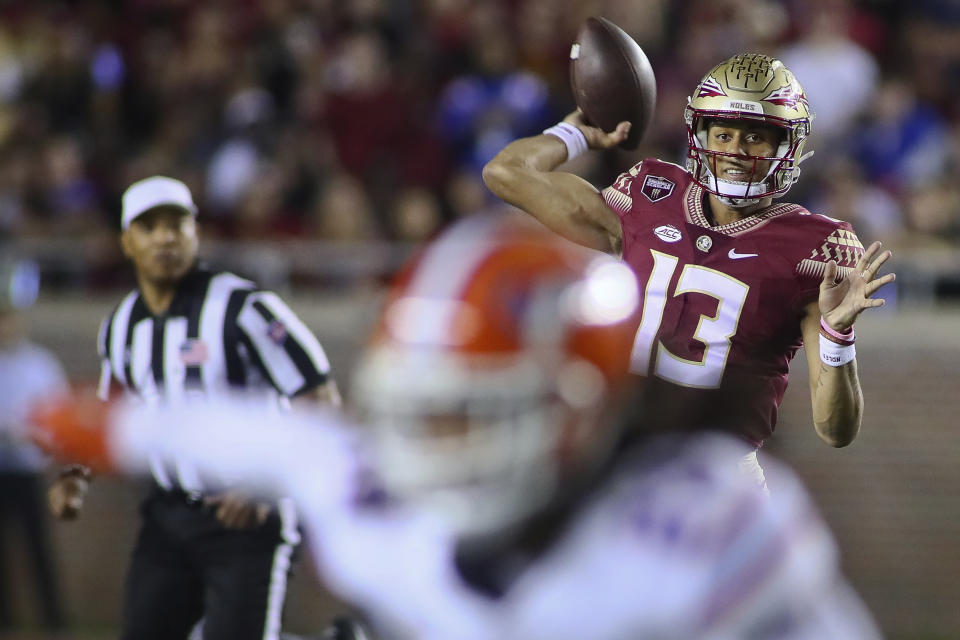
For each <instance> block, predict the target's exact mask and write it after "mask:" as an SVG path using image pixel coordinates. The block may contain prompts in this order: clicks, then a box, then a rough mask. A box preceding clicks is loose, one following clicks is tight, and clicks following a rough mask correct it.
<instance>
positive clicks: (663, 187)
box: [640, 176, 676, 202]
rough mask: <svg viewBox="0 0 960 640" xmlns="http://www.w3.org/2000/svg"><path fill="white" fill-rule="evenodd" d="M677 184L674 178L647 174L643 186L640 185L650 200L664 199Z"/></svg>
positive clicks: (641, 190)
mask: <svg viewBox="0 0 960 640" xmlns="http://www.w3.org/2000/svg"><path fill="white" fill-rule="evenodd" d="M674 186H676V184H675V183H674V181H673V180H667V179H666V178H661V177H660V176H646V177H645V178H644V179H643V186H642V187H640V193H642V194H643V195H645V196H646V197H647V200H649V201H650V202H657V201H659V200H663V199H664V198H666V197H667V196H669V195H670V194H671V193H673V187H674Z"/></svg>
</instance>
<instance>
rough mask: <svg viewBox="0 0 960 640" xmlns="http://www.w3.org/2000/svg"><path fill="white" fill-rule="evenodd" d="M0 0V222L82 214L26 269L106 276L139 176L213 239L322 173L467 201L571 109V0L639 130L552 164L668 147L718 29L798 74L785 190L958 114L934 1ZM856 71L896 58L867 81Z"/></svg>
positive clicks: (917, 166) (382, 196)
mask: <svg viewBox="0 0 960 640" xmlns="http://www.w3.org/2000/svg"><path fill="white" fill-rule="evenodd" d="M2 5H3V6H2V8H0V235H3V236H8V237H11V238H13V239H14V240H15V241H16V240H18V239H24V238H29V239H30V241H31V242H35V241H36V242H40V243H41V245H40V246H41V247H42V246H43V245H42V242H43V239H45V238H54V239H56V238H64V237H66V236H67V235H69V236H71V237H72V236H73V235H74V234H75V233H77V232H81V233H83V234H84V235H85V236H87V240H86V241H85V242H84V243H83V244H81V245H79V248H78V249H72V250H71V251H70V252H64V251H62V250H60V249H59V248H57V247H54V246H53V244H51V246H49V247H45V248H44V250H45V251H46V252H47V255H48V257H49V259H46V258H45V259H43V260H42V261H41V264H42V267H43V268H44V269H45V270H48V269H49V268H50V265H53V267H54V268H56V269H57V270H59V271H60V272H61V273H62V274H63V276H64V277H58V278H57V279H56V281H55V283H61V284H63V283H70V284H84V285H89V284H91V283H92V284H98V285H100V286H105V285H110V284H111V283H112V282H113V280H114V278H111V277H110V275H109V274H110V273H113V272H116V271H117V268H116V267H117V266H118V262H119V256H118V254H117V253H116V252H112V253H108V254H104V253H103V252H101V251H98V250H97V247H100V246H103V243H102V242H101V241H100V240H99V239H98V238H100V236H101V234H102V233H103V232H104V231H105V230H106V229H112V228H113V226H114V225H115V220H116V209H117V207H118V202H119V194H120V192H121V190H122V188H123V187H124V186H125V185H126V184H129V183H130V182H132V181H133V180H135V179H137V178H140V177H142V176H143V175H152V174H176V175H180V176H182V177H184V179H185V180H186V181H187V183H188V184H189V185H190V187H191V189H192V190H193V191H194V193H195V195H196V196H197V198H198V200H199V201H200V204H201V206H203V207H204V209H205V210H206V211H208V212H210V214H211V215H210V217H209V220H208V223H211V224H209V226H208V229H207V233H211V234H215V235H224V236H226V237H228V238H230V237H242V236H244V235H249V234H251V233H254V234H255V235H256V236H257V237H269V238H274V239H282V238H287V237H288V236H290V235H291V233H296V232H297V231H298V230H301V229H304V228H312V227H313V226H314V225H313V223H312V222H311V220H310V219H311V218H312V217H313V215H314V212H313V204H314V202H315V201H316V200H317V199H318V198H319V197H321V194H320V192H321V190H322V187H323V185H325V184H326V181H327V180H328V179H331V178H330V176H333V175H335V174H337V173H339V172H341V171H345V172H346V173H348V174H350V175H352V176H354V177H355V178H357V179H358V180H359V187H358V188H360V189H361V190H362V191H363V192H364V195H363V199H364V200H366V201H367V202H369V204H370V206H371V207H372V208H373V209H374V210H375V211H377V212H390V211H392V210H393V209H394V207H395V206H396V203H395V200H396V198H397V196H398V195H399V194H403V193H407V192H408V190H410V189H426V190H428V191H429V192H430V193H431V195H432V196H433V197H434V198H435V199H437V200H438V201H439V202H440V204H441V207H442V210H443V212H444V214H445V215H446V216H458V215H462V214H463V213H464V212H470V211H476V210H477V209H480V208H483V207H484V206H487V205H488V203H489V195H488V194H486V193H485V192H484V191H483V190H482V187H477V185H476V184H475V182H476V181H475V179H471V178H470V174H471V173H473V174H478V173H479V166H481V165H482V164H483V163H484V162H485V160H486V159H488V158H489V157H490V156H491V155H492V154H493V153H495V152H496V151H497V150H499V148H501V147H502V146H503V145H504V144H505V143H506V142H507V141H509V140H511V139H514V138H516V137H518V136H522V135H527V134H532V133H537V132H539V131H540V130H542V129H543V128H544V127H546V126H548V125H550V124H552V123H553V122H554V121H555V120H556V119H558V118H559V117H560V116H561V115H562V114H563V113H565V112H566V110H567V109H570V108H572V106H573V101H572V95H571V92H570V87H569V81H568V55H569V50H570V44H571V42H572V40H573V37H574V34H575V33H576V31H577V28H578V27H579V26H580V24H581V22H582V20H583V19H584V18H585V17H586V16H588V15H598V14H599V15H604V16H606V17H608V18H610V19H612V20H613V21H614V22H615V23H617V24H618V25H620V26H621V27H623V28H624V29H625V30H626V31H627V32H628V33H630V34H631V35H633V36H634V37H635V38H636V39H637V40H638V42H639V43H640V44H641V46H642V47H643V48H644V50H645V52H646V53H647V55H648V56H649V57H650V59H651V62H652V63H653V66H654V70H655V72H656V74H657V84H658V105H657V111H656V113H655V116H654V122H653V124H652V125H651V127H650V129H649V131H648V132H647V135H646V138H645V140H644V141H643V144H642V145H641V148H640V149H639V150H638V151H636V152H633V153H631V154H627V153H617V154H608V155H606V156H604V157H602V158H597V159H592V160H591V161H590V162H589V163H587V164H585V165H584V166H572V167H570V170H571V171H577V172H579V171H581V170H585V171H587V173H586V174H585V175H586V177H587V178H588V179H590V180H591V181H596V183H597V184H599V183H605V182H608V181H609V179H610V178H611V174H614V175H615V174H616V173H617V172H619V170H621V169H622V168H623V167H624V166H628V165H630V164H633V163H635V162H637V161H639V160H641V159H642V158H644V157H649V156H658V157H667V158H673V159H675V160H676V161H678V162H681V163H682V162H683V157H684V154H683V149H684V148H685V140H686V133H685V129H684V126H683V121H682V117H681V113H682V110H683V107H684V105H685V102H686V98H687V95H688V93H689V87H690V86H692V84H693V83H694V82H695V81H696V80H697V79H699V74H700V72H701V71H702V69H703V68H705V67H707V66H709V63H712V62H713V61H714V60H716V59H720V58H724V57H727V56H728V55H731V54H733V53H735V52H736V51H740V50H753V51H759V52H763V53H777V52H778V51H779V53H780V56H781V57H782V58H783V59H784V61H785V62H786V63H787V64H788V65H791V66H792V67H793V68H795V69H796V72H797V75H798V77H799V78H800V80H801V81H802V82H803V83H804V85H805V86H806V87H807V89H808V91H809V94H810V95H809V98H810V101H811V104H812V107H813V109H814V111H816V112H817V116H818V117H817V120H816V121H815V123H814V139H813V141H812V144H811V145H810V146H811V148H813V149H814V150H816V155H815V156H814V157H813V158H812V159H811V161H810V162H808V163H806V164H805V165H804V171H805V173H806V178H805V180H804V182H803V185H804V187H803V188H804V190H803V192H800V193H798V195H799V196H800V198H801V201H804V200H806V199H810V198H812V199H816V198H818V197H820V196H819V195H818V194H821V193H822V192H823V191H825V190H828V189H832V188H833V187H832V186H830V185H827V180H828V179H829V176H827V175H826V174H825V168H826V166H827V165H829V164H830V162H832V159H833V158H834V154H835V153H837V154H840V155H854V154H855V152H856V151H858V150H860V151H862V150H863V149H864V148H869V149H870V154H875V156H873V157H871V156H870V155H863V154H856V156H855V157H857V158H858V159H860V158H864V159H865V162H866V164H865V165H864V169H865V171H866V176H865V179H866V180H867V181H868V182H870V183H874V184H880V185H881V186H882V187H884V188H887V189H888V190H899V189H913V187H912V186H911V185H912V183H914V182H916V181H917V180H935V181H936V180H943V179H944V178H943V176H942V175H941V174H940V172H939V171H935V170H934V169H935V168H936V166H937V165H938V164H939V163H941V162H942V161H943V154H946V155H947V156H951V157H953V156H958V155H960V152H958V151H957V149H958V146H960V140H957V139H956V138H948V137H945V136H944V137H943V139H941V140H938V139H937V136H939V135H941V134H940V132H939V129H938V127H936V126H932V125H934V124H935V123H936V122H937V120H938V119H939V120H940V122H941V126H942V122H943V121H947V122H949V121H950V120H951V119H952V118H955V117H956V115H957V114H960V89H958V87H960V83H958V82H956V79H957V78H958V77H960V44H958V43H960V38H958V37H957V36H958V33H960V13H958V11H957V10H956V8H955V6H954V5H955V3H953V2H950V1H949V0H920V1H919V2H916V3H912V4H907V3H905V2H900V1H899V0H878V1H875V2H869V3H868V2H860V1H856V2H854V1H851V0H815V2H813V4H810V3H803V2H797V1H796V0H789V1H787V2H781V1H777V0H691V1H690V2H686V3H671V2H665V1H664V0H637V1H635V2H630V3H624V2H621V1H619V0H589V1H586V2H568V1H566V0H490V1H485V2H476V1H475V0H402V1H398V2H390V1H386V0H361V1H358V2H342V3H337V2H331V1H329V0H323V1H319V2H290V1H289V0H248V1H245V2H242V3H235V2H226V1H224V0H217V1H214V2H205V3H190V2H184V1H183V0H177V1H175V2H154V1H149V2H119V3H117V2H112V3H109V2H86V3H80V2H68V3H43V2H40V3H26V2H23V1H22V0H20V1H13V2H7V3H2ZM878 77H885V78H896V80H891V81H890V82H888V83H886V84H885V85H884V88H883V94H882V95H881V96H880V98H879V99H878V100H877V101H876V103H874V101H873V99H872V96H873V94H874V91H875V85H876V82H877V78H878ZM898 85H899V86H898ZM837 87H842V89H843V90H842V91H838V90H837ZM863 118H865V119H866V120H867V122H868V127H869V130H868V131H869V133H868V134H866V135H864V136H858V130H859V129H858V127H859V124H860V122H861V119H863ZM856 138H861V139H860V140H855V139H856ZM261 180H263V181H265V182H266V183H267V184H264V185H263V186H259V185H258V184H257V183H259V182H260V181H261ZM891 193H894V191H891ZM894 195H897V194H896V193H894ZM342 215H347V217H348V218H349V217H351V215H350V214H346V213H344V214H342ZM253 220H256V221H257V222H256V224H253V225H252V226H251V224H250V223H251V221H253ZM379 222H380V223H382V226H383V229H384V230H385V231H387V232H389V234H391V235H392V234H393V233H394V231H395V230H394V229H393V228H392V226H391V225H390V221H389V220H387V219H383V220H380V221H379ZM327 224H331V225H333V226H337V225H339V224H341V223H334V222H332V221H331V222H329V223H327ZM342 224H343V225H345V226H349V225H350V224H351V221H350V220H346V221H345V222H343V223H342ZM333 235H334V236H336V235H338V234H337V233H334V234H333ZM347 235H351V234H347ZM361 235H362V234H361ZM67 253H70V255H67ZM91 264H92V266H89V265H91ZM85 269H86V271H87V273H84V270H85ZM68 274H73V275H68Z"/></svg>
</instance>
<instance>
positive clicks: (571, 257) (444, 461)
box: [353, 216, 639, 536]
mask: <svg viewBox="0 0 960 640" xmlns="http://www.w3.org/2000/svg"><path fill="white" fill-rule="evenodd" d="M638 301H639V295H638V289H637V283H636V279H635V277H634V275H633V273H632V272H631V271H630V269H629V268H628V267H626V266H625V265H624V264H622V263H621V262H619V261H617V260H615V259H613V258H610V257H608V256H604V255H601V254H597V253H595V252H591V251H588V250H586V249H582V248H580V247H577V246H575V245H573V244H571V243H568V242H565V241H563V240H561V239H559V238H557V237H556V236H554V235H553V234H551V233H549V232H548V231H546V230H545V229H543V228H542V227H540V226H539V225H537V224H536V223H530V222H527V221H526V220H525V219H524V220H517V219H515V218H513V217H510V216H477V217H473V218H468V219H466V220H464V221H462V222H460V223H458V224H457V225H455V226H454V227H453V228H452V229H450V230H448V231H447V232H446V233H445V234H443V235H441V236H440V237H439V238H438V239H437V240H436V241H435V242H434V243H432V244H431V245H429V246H428V247H427V248H426V249H425V250H424V251H423V252H422V253H421V254H420V255H419V256H418V257H417V258H416V259H415V260H414V261H413V264H412V266H411V267H410V268H408V269H407V270H406V271H405V272H404V273H403V274H402V275H401V277H400V279H399V281H398V283H397V285H396V287H395V289H394V290H393V293H392V295H391V296H390V297H389V300H388V302H387V304H386V306H385V311H384V313H383V315H382V318H381V320H380V324H379V329H378V330H377V332H376V334H375V338H374V341H373V344H372V346H371V347H370V349H368V352H367V355H366V357H365V358H364V359H363V361H362V362H361V363H360V365H359V366H358V368H357V374H356V377H355V381H354V385H353V392H354V396H355V398H356V402H355V403H354V404H355V405H356V406H357V407H358V408H359V409H360V410H361V411H362V412H363V413H364V414H365V418H366V422H367V423H368V424H370V425H371V427H372V429H373V436H374V437H373V438H372V441H373V447H374V454H375V459H376V464H377V469H378V471H379V473H380V476H381V479H382V480H383V482H384V484H385V486H386V488H387V490H388V491H389V492H392V493H393V494H395V495H397V496H398V497H401V498H404V499H409V500H413V501H415V502H417V503H419V504H422V505H425V506H427V507H428V508H430V509H433V510H434V511H436V512H437V513H439V514H440V515H441V516H442V517H443V518H444V519H445V520H447V521H448V522H449V523H451V524H452V526H453V527H454V528H455V529H456V530H457V531H458V532H459V533H460V534H461V535H464V536H470V535H479V534H485V533H492V532H495V531H498V530H503V529H504V528H506V527H508V526H510V525H511V524H514V523H516V522H517V521H519V520H521V519H523V518H524V517H525V516H528V515H529V514H531V513H532V512H534V511H536V510H537V509H539V508H541V507H542V506H543V505H545V504H546V503H547V502H549V501H550V499H551V498H552V497H553V496H554V495H556V493H557V491H558V489H559V488H560V487H561V486H562V485H563V481H564V480H565V479H567V478H569V477H572V476H575V475H576V474H577V473H578V472H579V471H582V470H584V469H587V468H591V466H592V464H593V461H595V460H597V459H600V458H602V454H603V453H605V452H606V451H607V450H608V449H609V447H610V445H611V444H612V441H613V440H614V437H615V435H616V429H615V428H614V427H613V425H612V423H611V422H610V421H606V423H605V422H604V421H603V420H601V419H600V417H601V409H603V408H604V407H605V406H607V405H608V401H609V400H610V399H611V398H612V396H613V394H614V393H615V391H616V390H617V389H618V388H619V387H620V386H621V385H622V384H623V383H624V382H625V380H626V379H627V371H628V366H629V357H630V349H631V345H632V342H633V334H634V331H635V329H636V325H637V322H638V320H639V318H637V317H636V313H635V312H636V310H637V305H638Z"/></svg>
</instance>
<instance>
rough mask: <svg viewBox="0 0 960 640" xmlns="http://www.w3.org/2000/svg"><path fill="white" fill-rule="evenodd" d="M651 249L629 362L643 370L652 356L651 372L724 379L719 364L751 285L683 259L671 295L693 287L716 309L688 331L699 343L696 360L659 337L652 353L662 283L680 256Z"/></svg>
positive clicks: (685, 381) (714, 381) (683, 379)
mask: <svg viewBox="0 0 960 640" xmlns="http://www.w3.org/2000/svg"><path fill="white" fill-rule="evenodd" d="M650 253H651V254H653V269H652V270H651V272H650V278H649V279H648V280H647V285H646V288H645V289H644V295H643V316H642V317H641V320H640V327H639V328H638V329H637V336H636V338H635V339H634V341H633V351H632V353H631V358H630V368H631V370H632V371H633V372H634V373H639V374H642V375H646V374H647V372H648V371H649V370H650V359H651V358H652V357H655V358H656V360H655V365H654V368H653V374H654V375H656V376H657V377H659V378H663V379H664V380H669V381H670V382H673V383H676V384H680V385H683V386H686V387H699V388H703V389H716V388H717V387H719V386H720V381H721V380H722V379H723V370H724V368H725V367H726V365H727V357H728V356H729V355H730V340H731V338H733V336H734V334H736V332H737V325H738V324H739V323H740V313H741V312H742V311H743V304H744V302H745V301H746V299H747V292H748V291H750V287H749V286H748V285H747V284H745V283H743V282H741V281H740V280H737V279H736V278H732V277H730V276H728V275H727V274H725V273H721V272H720V271H717V270H715V269H710V268H708V267H703V266H700V265H696V264H688V265H684V267H683V271H682V272H681V273H680V279H679V281H678V282H677V289H676V291H674V293H673V297H676V296H679V295H682V294H684V293H691V292H696V293H703V294H706V295H708V296H711V297H713V298H716V299H717V300H718V301H719V304H718V305H717V314H716V315H715V316H706V315H702V314H701V316H700V322H699V323H698V324H697V329H696V331H694V333H693V338H694V339H696V340H698V341H700V342H702V343H703V344H704V350H703V358H701V359H700V360H699V361H696V360H687V359H685V358H681V357H679V356H676V355H674V354H672V353H670V351H669V349H667V348H666V347H665V346H664V345H663V343H662V342H660V341H656V342H657V344H656V354H654V353H653V350H654V340H655V339H656V337H657V332H658V331H659V330H660V324H661V322H662V321H663V311H664V309H665V308H666V305H667V288H668V287H669V286H670V281H671V280H672V279H673V274H674V272H675V271H676V270H677V264H678V263H679V259H678V258H676V257H675V256H671V255H668V254H666V253H661V252H659V251H654V250H653V249H651V250H650Z"/></svg>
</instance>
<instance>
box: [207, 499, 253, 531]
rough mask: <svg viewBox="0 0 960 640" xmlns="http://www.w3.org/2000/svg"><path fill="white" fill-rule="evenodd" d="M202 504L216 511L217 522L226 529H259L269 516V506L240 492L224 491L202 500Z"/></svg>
mask: <svg viewBox="0 0 960 640" xmlns="http://www.w3.org/2000/svg"><path fill="white" fill-rule="evenodd" d="M203 502H204V504H206V505H207V506H208V507H210V508H213V509H216V516H217V520H218V521H219V522H220V524H222V525H223V526H224V527H226V528H227V529H252V528H253V527H259V526H260V525H262V524H263V523H264V522H266V520H267V516H268V515H269V514H270V505H269V504H268V503H266V502H257V501H255V500H253V499H251V498H250V497H249V496H247V495H246V494H244V493H242V492H240V491H225V492H223V493H219V494H216V495H212V496H206V497H205V498H204V499H203Z"/></svg>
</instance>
